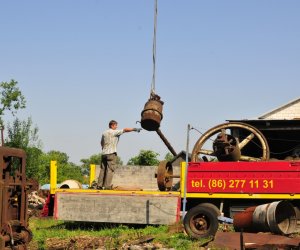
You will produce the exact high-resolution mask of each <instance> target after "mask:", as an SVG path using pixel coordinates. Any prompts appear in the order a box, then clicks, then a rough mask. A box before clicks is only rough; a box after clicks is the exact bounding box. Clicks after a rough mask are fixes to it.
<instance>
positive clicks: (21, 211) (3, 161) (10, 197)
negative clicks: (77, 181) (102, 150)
mask: <svg viewBox="0 0 300 250" xmlns="http://www.w3.org/2000/svg"><path fill="white" fill-rule="evenodd" d="M25 165H26V154H25V151H24V150H22V149H16V148H8V147H0V170H1V176H0V178H1V179H0V197H1V204H0V213H1V218H0V226H1V234H0V249H27V247H26V245H27V244H28V243H29V242H30V240H31V239H32V233H31V231H30V229H29V228H28V214H27V208H28V193H29V192H30V191H31V190H32V189H33V188H35V187H36V183H34V182H27V180H26V174H25Z"/></svg>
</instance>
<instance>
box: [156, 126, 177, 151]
mask: <svg viewBox="0 0 300 250" xmlns="http://www.w3.org/2000/svg"><path fill="white" fill-rule="evenodd" d="M156 133H157V134H158V136H159V137H160V139H162V141H163V142H164V143H165V145H166V146H167V148H168V149H169V150H170V152H171V153H172V155H174V156H176V155H177V153H176V151H175V150H174V148H173V147H172V146H171V144H170V143H169V141H168V140H167V138H166V137H165V136H164V135H163V133H162V132H161V130H160V129H158V130H156Z"/></svg>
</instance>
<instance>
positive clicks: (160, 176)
mask: <svg viewBox="0 0 300 250" xmlns="http://www.w3.org/2000/svg"><path fill="white" fill-rule="evenodd" d="M157 185H158V189H159V190H160V191H169V190H171V188H172V185H173V167H172V164H171V163H170V162H169V161H166V160H164V161H161V162H160V163H159V165H158V168H157Z"/></svg>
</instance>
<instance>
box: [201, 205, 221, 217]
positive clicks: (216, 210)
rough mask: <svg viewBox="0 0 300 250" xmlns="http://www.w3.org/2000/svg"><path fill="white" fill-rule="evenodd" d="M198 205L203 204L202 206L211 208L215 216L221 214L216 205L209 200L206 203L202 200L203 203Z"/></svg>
mask: <svg viewBox="0 0 300 250" xmlns="http://www.w3.org/2000/svg"><path fill="white" fill-rule="evenodd" d="M198 206H203V207H207V208H210V209H212V210H214V211H215V212H216V214H217V216H220V215H221V212H220V209H219V208H218V207H217V206H216V205H214V204H212V203H209V202H207V203H206V202H204V203H201V204H199V205H198Z"/></svg>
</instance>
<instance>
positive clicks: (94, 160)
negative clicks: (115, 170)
mask: <svg viewBox="0 0 300 250" xmlns="http://www.w3.org/2000/svg"><path fill="white" fill-rule="evenodd" d="M80 162H81V163H82V165H81V171H82V173H83V174H84V175H89V174H90V165H91V164H95V165H100V164H101V154H94V155H92V156H90V158H88V159H81V160H80Z"/></svg>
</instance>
